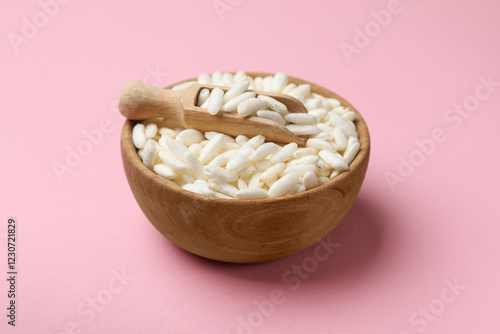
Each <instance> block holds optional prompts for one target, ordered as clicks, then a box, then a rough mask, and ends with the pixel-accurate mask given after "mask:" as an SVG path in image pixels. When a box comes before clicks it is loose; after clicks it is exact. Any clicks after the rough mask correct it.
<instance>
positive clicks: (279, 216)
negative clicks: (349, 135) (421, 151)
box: [121, 72, 370, 263]
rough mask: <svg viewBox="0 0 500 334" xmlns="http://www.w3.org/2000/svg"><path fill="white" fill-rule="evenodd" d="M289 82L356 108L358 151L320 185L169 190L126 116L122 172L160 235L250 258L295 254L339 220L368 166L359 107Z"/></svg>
mask: <svg viewBox="0 0 500 334" xmlns="http://www.w3.org/2000/svg"><path fill="white" fill-rule="evenodd" d="M247 74H248V75H250V76H251V77H257V76H267V75H270V74H268V73H257V72H247ZM289 82H293V83H295V84H297V85H299V84H304V83H308V84H310V85H311V91H312V92H313V93H317V94H321V95H323V96H325V97H327V98H335V99H337V100H339V101H340V102H341V103H342V105H343V106H346V107H348V108H349V109H351V110H352V111H354V112H355V113H356V119H355V121H354V123H355V124H356V128H357V131H358V134H359V143H360V150H359V152H358V155H357V156H356V158H355V159H354V161H353V162H352V163H351V164H350V165H349V170H348V171H346V172H344V173H342V174H340V175H339V176H337V177H336V178H335V179H334V180H332V181H330V182H327V183H326V184H323V185H321V186H319V187H316V188H314V189H311V190H308V191H305V192H302V193H299V194H296V195H291V196H286V197H281V198H275V199H262V200H238V199H234V200H231V199H221V198H211V197H206V196H202V195H198V194H196V193H192V192H190V191H187V190H184V189H181V188H178V187H175V186H173V185H171V184H169V183H168V182H166V181H165V180H163V179H162V178H161V177H160V176H158V175H156V174H155V173H154V172H152V171H151V170H149V169H148V168H147V167H146V166H145V165H144V164H143V163H142V161H141V160H140V158H139V156H138V154H137V150H136V149H135V147H134V144H133V142H132V129H133V127H134V125H135V124H136V122H135V121H130V120H127V121H126V122H125V124H124V125H123V129H122V134H121V155H122V162H123V167H124V170H125V175H126V177H127V180H128V183H129V185H130V188H131V190H132V193H133V194H134V197H135V199H136V201H137V203H138V204H139V206H140V208H141V209H142V211H143V212H144V214H145V215H146V217H147V218H148V220H149V221H150V222H151V224H153V226H154V227H155V228H156V229H157V230H158V231H159V232H160V233H161V234H163V235H164V236H165V237H166V238H168V239H169V240H170V241H172V242H173V243H174V244H176V245H177V246H179V247H181V248H183V249H185V250H186V251H188V252H191V253H193V254H196V255H199V256H202V257H205V258H209V259H213V260H218V261H224V262H233V263H257V262H265V261H270V260H274V259H278V258H281V257H284V256H287V255H290V254H294V253H297V252H299V251H301V250H303V249H305V248H307V247H309V246H311V245H313V244H314V243H316V242H318V241H319V240H321V239H322V238H323V237H325V236H326V235H327V234H328V233H330V232H331V231H332V230H333V229H334V228H335V227H336V226H337V225H338V224H339V223H340V221H341V220H342V219H343V218H344V216H345V215H346V214H347V212H348V211H349V209H350V208H351V206H352V204H353V203H354V201H355V199H356V196H357V195H358V193H359V190H360V189H361V185H362V183H363V180H364V178H365V174H366V170H367V168H368V160H369V155H370V136H369V133H368V128H367V126H366V123H365V121H364V120H363V118H362V117H361V115H360V114H359V112H358V111H357V110H356V109H355V108H354V107H353V106H352V105H351V104H350V103H349V102H347V101H346V100H344V99H343V98H342V97H340V96H339V95H337V94H335V93H333V92H332V91H330V90H328V89H326V88H323V87H321V86H319V85H316V84H313V83H310V82H307V81H304V80H301V79H297V78H293V77H290V78H289ZM172 86H173V85H172ZM172 86H169V87H172ZM166 125H168V124H166Z"/></svg>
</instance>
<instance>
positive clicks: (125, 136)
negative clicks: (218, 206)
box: [121, 72, 370, 205]
mask: <svg viewBox="0 0 500 334" xmlns="http://www.w3.org/2000/svg"><path fill="white" fill-rule="evenodd" d="M230 73H233V74H234V73H235V72H230ZM245 73H246V74H247V75H249V76H251V77H253V78H255V77H258V76H261V77H265V76H269V75H274V74H273V73H266V72H245ZM289 78H290V79H291V81H296V82H298V83H299V84H309V85H311V92H313V93H316V92H317V91H318V90H321V91H324V92H325V91H326V92H328V93H329V94H330V95H332V96H325V97H326V98H335V99H337V100H339V101H340V102H341V104H342V105H343V106H347V107H348V108H349V109H350V110H351V111H353V112H355V113H356V119H355V120H354V123H355V125H356V131H357V132H358V135H359V143H360V149H359V152H358V154H357V155H356V157H355V158H354V160H353V161H352V162H351V164H349V169H348V170H347V171H345V172H343V173H341V174H339V175H338V176H337V177H335V178H334V179H333V180H330V181H328V182H326V183H324V184H322V185H320V186H317V187H315V188H312V189H309V190H306V191H303V192H301V193H298V194H294V195H288V196H282V197H277V198H265V199H237V198H236V199H228V198H219V197H210V196H205V195H201V194H198V193H194V192H191V191H188V190H185V189H182V188H181V187H179V186H174V185H172V184H170V183H169V182H166V180H165V179H163V178H162V177H161V176H159V175H158V174H156V173H154V172H153V171H152V170H150V169H149V168H147V167H146V165H144V163H143V162H142V161H141V159H140V158H139V155H138V154H137V149H136V148H135V146H134V144H133V141H132V130H133V126H134V125H135V124H136V123H138V122H139V121H132V120H125V122H124V124H123V127H122V132H121V147H122V155H123V159H125V158H126V159H128V160H129V161H130V162H131V163H132V164H133V165H134V166H135V167H136V168H137V170H138V171H139V172H141V173H142V174H143V175H144V177H145V178H146V179H148V180H149V181H150V182H153V183H155V184H157V185H158V186H160V187H161V188H166V189H168V190H172V191H178V192H179V193H180V194H183V195H185V196H188V197H191V198H192V199H195V200H202V201H210V202H214V203H217V202H219V203H223V204H234V205H246V204H270V203H279V202H283V201H290V200H301V199H304V198H307V197H309V196H314V195H315V194H317V193H320V192H323V191H324V190H326V189H328V188H330V187H333V188H335V186H336V185H337V184H339V183H341V182H342V181H343V180H344V179H346V178H348V177H349V176H350V175H351V174H353V173H355V172H356V171H357V170H358V169H359V168H360V167H361V166H363V163H364V161H365V160H366V159H368V158H369V154H370V134H369V131H368V127H367V125H366V122H365V120H364V119H363V117H362V116H361V114H360V113H359V111H358V110H357V109H356V108H355V107H354V106H353V105H352V104H350V103H349V102H348V101H347V100H345V99H344V98H343V97H342V96H340V95H338V94H337V93H335V92H333V91H331V90H329V89H328V88H325V87H323V86H320V85H318V84H315V83H312V82H309V81H307V80H303V79H300V78H297V77H292V76H289ZM196 80H197V78H191V79H187V80H182V81H179V82H176V83H173V84H171V85H168V86H166V87H164V89H168V88H171V87H173V86H175V85H178V84H180V83H183V82H186V81H196ZM320 94H321V93H320ZM321 95H324V94H321Z"/></svg>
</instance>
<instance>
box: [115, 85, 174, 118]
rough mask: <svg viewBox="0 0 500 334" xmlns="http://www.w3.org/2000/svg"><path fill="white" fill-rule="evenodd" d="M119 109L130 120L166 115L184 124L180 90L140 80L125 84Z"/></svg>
mask: <svg viewBox="0 0 500 334" xmlns="http://www.w3.org/2000/svg"><path fill="white" fill-rule="evenodd" d="M118 109H119V110H120V113H121V114H122V115H123V116H125V117H126V118H127V119H130V120H144V119H148V118H156V117H165V118H168V119H169V120H176V121H178V122H179V125H183V124H182V123H183V108H182V105H181V102H180V96H179V94H178V92H177V91H172V90H169V89H168V90H167V89H161V88H158V87H155V86H151V85H148V84H147V83H144V82H140V81H129V82H127V83H125V84H124V85H123V87H122V92H121V95H120V101H119V103H118Z"/></svg>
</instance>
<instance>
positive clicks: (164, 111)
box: [118, 81, 307, 146]
mask: <svg viewBox="0 0 500 334" xmlns="http://www.w3.org/2000/svg"><path fill="white" fill-rule="evenodd" d="M203 88H208V89H213V88H220V89H222V90H223V91H224V92H226V91H228V90H229V89H230V87H221V86H215V85H204V84H192V85H190V86H188V87H186V88H184V89H182V90H177V91H174V90H170V89H161V88H158V87H155V86H151V85H148V84H146V83H143V82H139V81H129V82H127V83H125V85H123V88H122V92H121V96H120V102H119V104H118V108H119V110H120V112H121V114H122V115H123V116H125V117H126V118H127V119H130V120H145V119H148V118H156V117H163V118H166V119H168V120H169V122H170V124H172V125H174V126H182V127H184V128H186V129H196V130H199V131H203V132H206V131H217V132H221V133H225V134H228V135H230V136H233V137H236V136H238V135H245V136H248V137H253V136H256V135H263V136H264V137H266V140H267V141H275V142H280V143H290V142H295V143H297V144H299V145H302V146H303V145H304V144H305V141H306V140H305V139H304V138H300V137H298V136H297V135H295V134H293V133H292V132H291V131H290V130H288V129H287V128H285V127H284V126H283V125H281V124H278V123H276V122H274V121H271V120H269V119H265V118H261V117H252V116H251V117H242V116H240V115H238V114H237V113H227V112H222V111H221V112H219V113H218V114H217V115H211V114H209V113H208V110H207V109H204V108H200V107H197V106H196V102H197V100H198V94H199V92H200V91H201V89H203ZM248 91H251V92H255V93H256V94H257V95H267V96H270V97H272V98H274V99H276V100H278V101H280V102H281V103H283V104H284V105H285V106H286V107H287V109H288V112H291V113H294V112H295V113H297V112H299V113H305V112H307V110H306V108H305V107H304V105H303V104H302V103H301V102H300V101H299V100H297V99H295V98H293V97H291V96H288V95H284V94H277V93H268V92H261V91H256V90H248Z"/></svg>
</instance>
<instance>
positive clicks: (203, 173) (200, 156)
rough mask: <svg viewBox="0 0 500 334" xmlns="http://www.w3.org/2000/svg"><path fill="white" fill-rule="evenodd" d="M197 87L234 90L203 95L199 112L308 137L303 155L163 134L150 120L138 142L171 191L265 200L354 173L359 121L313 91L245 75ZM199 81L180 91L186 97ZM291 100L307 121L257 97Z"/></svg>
mask: <svg viewBox="0 0 500 334" xmlns="http://www.w3.org/2000/svg"><path fill="white" fill-rule="evenodd" d="M197 82H198V83H201V84H211V85H220V86H228V87H232V88H231V89H230V90H228V91H227V92H226V93H224V91H222V90H221V89H219V88H214V89H212V90H209V89H206V88H205V89H202V91H201V92H200V94H199V96H198V101H197V105H198V106H200V107H202V108H207V109H208V111H209V112H210V113H211V114H213V115H215V114H217V113H219V112H234V113H239V114H240V115H241V116H244V117H246V116H257V117H263V118H267V119H270V120H273V121H275V122H277V123H279V124H281V125H284V126H286V127H287V128H288V129H289V130H290V131H292V132H293V133H295V134H297V135H308V136H309V139H308V140H307V143H306V145H305V147H303V148H300V147H298V146H297V144H296V143H290V144H287V145H283V146H282V145H281V144H276V143H273V142H266V140H265V138H264V137H263V136H260V135H259V136H255V137H253V138H248V137H246V136H243V135H240V136H237V137H236V138H233V137H231V136H228V135H225V134H222V133H217V132H205V133H203V132H200V131H197V130H194V129H183V128H176V129H170V128H166V127H159V124H161V119H160V120H147V121H144V122H142V123H137V124H136V125H135V126H134V128H133V133H132V137H133V142H134V145H135V147H136V148H137V149H138V155H139V157H140V158H141V160H142V161H143V162H144V164H145V165H146V166H147V167H148V168H149V169H151V170H153V171H154V172H155V173H156V174H158V175H159V176H160V177H162V178H164V179H165V180H166V181H167V182H169V183H171V184H172V185H175V186H179V187H181V188H183V189H186V190H189V191H192V192H195V193H198V194H201V195H206V196H212V197H219V198H227V199H235V198H236V199H265V198H275V197H281V196H287V195H292V194H297V193H300V192H303V191H306V190H309V189H312V188H315V187H317V186H318V185H322V184H324V183H326V182H328V181H330V180H331V179H333V178H335V177H336V176H338V175H339V174H340V173H342V172H344V171H346V170H348V169H349V164H350V163H351V162H352V161H353V160H354V158H355V157H356V155H357V153H358V151H359V141H358V133H357V131H356V126H355V124H354V122H353V121H354V120H355V118H356V113H354V112H353V111H350V110H349V109H348V108H346V107H345V106H342V105H341V103H340V102H339V101H338V100H336V99H332V98H325V97H324V96H321V95H319V94H315V93H312V92H311V86H310V85H308V84H302V85H298V86H297V85H296V84H294V83H288V75H287V74H286V73H284V72H280V73H277V74H275V75H274V76H267V77H264V78H262V77H257V78H251V77H250V76H248V75H247V74H246V73H245V72H242V71H240V72H237V73H236V74H234V75H233V74H231V73H221V72H215V73H213V74H212V75H209V74H201V75H200V76H199V77H198V81H197ZM192 83H195V81H189V82H183V83H181V84H179V85H177V86H174V87H173V88H172V89H173V90H180V89H183V88H185V87H187V86H188V85H190V84H192ZM248 89H255V90H260V91H267V92H275V93H282V94H288V95H290V96H293V97H295V98H297V99H298V100H300V101H301V102H302V103H304V105H305V107H306V109H307V111H308V113H307V114H302V113H301V114H299V113H288V110H287V109H286V106H285V105H284V104H282V103H280V102H279V101H277V100H275V99H273V98H271V97H268V96H263V95H258V96H256V94H255V93H254V92H249V91H247V90H248Z"/></svg>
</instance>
